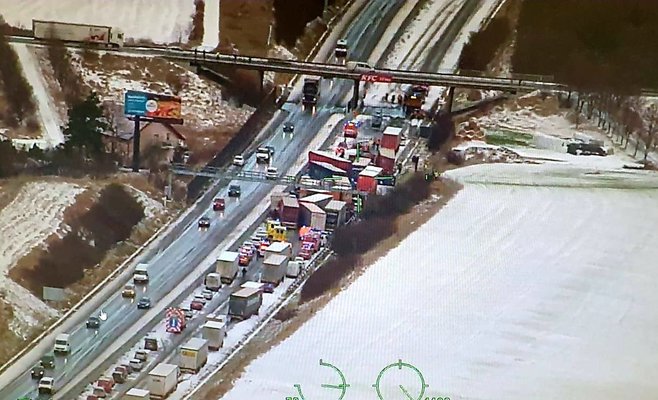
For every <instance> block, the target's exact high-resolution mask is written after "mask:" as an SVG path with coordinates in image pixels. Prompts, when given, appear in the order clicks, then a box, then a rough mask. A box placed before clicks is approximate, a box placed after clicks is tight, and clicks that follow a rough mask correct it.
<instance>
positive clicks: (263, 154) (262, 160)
mask: <svg viewBox="0 0 658 400" xmlns="http://www.w3.org/2000/svg"><path fill="white" fill-rule="evenodd" d="M271 158H272V154H271V151H270V149H269V148H267V147H259V148H258V149H256V162H257V163H258V164H269V162H270V159H271Z"/></svg>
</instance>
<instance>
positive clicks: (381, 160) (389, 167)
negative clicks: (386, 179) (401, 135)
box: [377, 148, 395, 174]
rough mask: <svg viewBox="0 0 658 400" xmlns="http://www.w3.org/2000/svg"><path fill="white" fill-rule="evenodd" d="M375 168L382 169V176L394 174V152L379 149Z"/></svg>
mask: <svg viewBox="0 0 658 400" xmlns="http://www.w3.org/2000/svg"><path fill="white" fill-rule="evenodd" d="M377 166H378V167H381V168H382V169H383V171H382V172H383V173H384V174H393V173H394V172H395V152H394V151H393V150H391V149H386V148H380V149H379V155H378V156H377Z"/></svg>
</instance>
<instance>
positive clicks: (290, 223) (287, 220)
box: [278, 196, 299, 228]
mask: <svg viewBox="0 0 658 400" xmlns="http://www.w3.org/2000/svg"><path fill="white" fill-rule="evenodd" d="M278 209H279V217H280V218H281V225H283V226H285V227H288V228H297V222H298V220H299V201H298V200H297V198H296V197H295V196H284V197H283V198H281V201H279V207H278Z"/></svg>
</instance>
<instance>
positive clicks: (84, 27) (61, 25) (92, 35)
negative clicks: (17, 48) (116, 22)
mask: <svg viewBox="0 0 658 400" xmlns="http://www.w3.org/2000/svg"><path fill="white" fill-rule="evenodd" d="M32 36H33V37H34V38H35V39H43V40H61V41H63V42H77V43H92V44H96V45H104V46H108V47H123V40H124V37H123V31H121V29H118V28H114V27H111V26H103V25H90V24H72V23H68V22H57V21H41V20H36V19H33V20H32Z"/></svg>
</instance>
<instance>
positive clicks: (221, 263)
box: [216, 251, 240, 284]
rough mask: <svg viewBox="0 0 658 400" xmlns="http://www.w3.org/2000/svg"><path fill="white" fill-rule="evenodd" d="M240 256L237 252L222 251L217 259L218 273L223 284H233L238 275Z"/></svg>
mask: <svg viewBox="0 0 658 400" xmlns="http://www.w3.org/2000/svg"><path fill="white" fill-rule="evenodd" d="M239 257H240V254H239V253H237V252H235V251H222V253H221V254H220V255H219V258H217V264H216V272H217V273H218V274H219V276H220V279H221V281H222V283H227V284H231V283H233V279H235V277H236V276H237V275H238V270H239V269H240V267H239V266H238V261H239Z"/></svg>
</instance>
